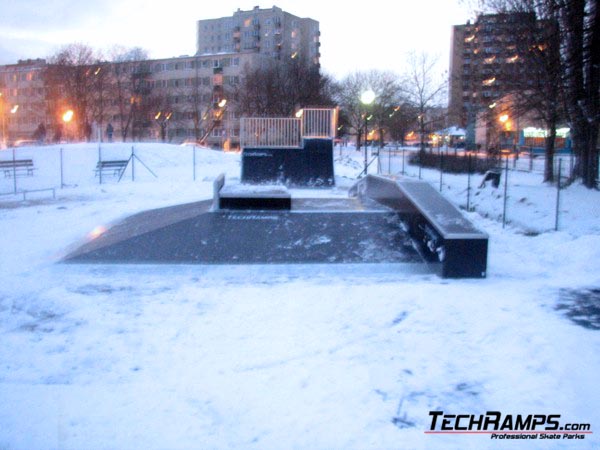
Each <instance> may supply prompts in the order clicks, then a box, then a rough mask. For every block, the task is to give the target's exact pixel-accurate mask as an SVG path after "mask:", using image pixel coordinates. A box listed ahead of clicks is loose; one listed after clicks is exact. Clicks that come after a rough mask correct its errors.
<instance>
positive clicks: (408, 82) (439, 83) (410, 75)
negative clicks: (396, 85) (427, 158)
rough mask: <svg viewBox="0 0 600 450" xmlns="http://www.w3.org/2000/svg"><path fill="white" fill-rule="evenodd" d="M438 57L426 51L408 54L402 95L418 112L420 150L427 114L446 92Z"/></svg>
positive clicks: (423, 142) (423, 144)
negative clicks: (439, 70) (438, 69)
mask: <svg viewBox="0 0 600 450" xmlns="http://www.w3.org/2000/svg"><path fill="white" fill-rule="evenodd" d="M437 65H438V58H437V57H434V56H431V55H430V54H428V53H425V52H422V53H415V52H412V53H410V54H409V55H408V71H407V73H406V74H405V83H404V95H405V96H406V98H407V100H408V101H409V102H410V104H411V105H412V106H413V107H414V108H416V110H417V112H418V116H417V119H418V123H419V133H420V135H421V146H420V148H421V150H420V151H421V152H424V151H425V132H426V125H427V115H428V113H429V112H430V111H431V110H432V109H433V108H435V107H438V106H440V104H441V103H442V101H443V97H444V94H445V92H446V85H447V80H446V79H445V77H443V76H441V74H440V73H439V72H438V71H437Z"/></svg>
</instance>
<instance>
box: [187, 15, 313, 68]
mask: <svg viewBox="0 0 600 450" xmlns="http://www.w3.org/2000/svg"><path fill="white" fill-rule="evenodd" d="M319 37H320V31H319V22H317V21H316V20H313V19H309V18H300V17H296V16H294V15H292V14H290V13H287V12H285V11H283V10H282V9H281V8H278V7H276V6H273V7H272V8H267V9H260V8H259V7H258V6H256V7H254V9H251V10H249V11H242V10H241V9H238V10H237V11H236V12H235V13H233V15H232V16H230V17H222V18H218V19H206V20H199V21H198V30H197V54H198V55H211V54H220V53H255V54H261V55H264V56H268V57H270V58H274V59H277V60H281V61H284V60H285V59H287V58H299V59H302V60H304V61H306V62H307V63H309V64H313V65H316V66H318V65H319V58H320V56H321V54H320V46H321V43H320V42H319Z"/></svg>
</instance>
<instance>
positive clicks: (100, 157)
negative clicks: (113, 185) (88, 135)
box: [98, 143, 102, 184]
mask: <svg viewBox="0 0 600 450" xmlns="http://www.w3.org/2000/svg"><path fill="white" fill-rule="evenodd" d="M101 163H102V147H101V146H100V143H98V180H99V181H100V184H102V168H101V167H100V166H101Z"/></svg>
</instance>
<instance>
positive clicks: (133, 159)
mask: <svg viewBox="0 0 600 450" xmlns="http://www.w3.org/2000/svg"><path fill="white" fill-rule="evenodd" d="M131 181H135V149H134V147H133V145H132V146H131Z"/></svg>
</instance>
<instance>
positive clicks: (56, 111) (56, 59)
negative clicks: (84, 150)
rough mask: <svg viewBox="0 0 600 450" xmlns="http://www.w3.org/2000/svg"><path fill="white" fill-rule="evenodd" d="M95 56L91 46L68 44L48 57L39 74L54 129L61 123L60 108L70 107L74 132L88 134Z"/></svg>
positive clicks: (61, 109) (81, 134)
mask: <svg viewBox="0 0 600 450" xmlns="http://www.w3.org/2000/svg"><path fill="white" fill-rule="evenodd" d="M99 59H100V58H99V56H97V55H96V53H95V52H94V50H93V49H92V48H90V47H88V46H86V45H83V44H70V45H68V46H66V47H63V48H62V49H61V50H59V51H58V52H57V53H56V54H55V55H54V56H52V57H50V58H49V64H48V65H47V66H46V68H45V69H44V73H43V77H44V83H45V85H46V90H47V92H48V94H49V96H48V97H49V102H48V106H49V108H50V110H51V116H53V117H54V123H55V125H54V126H55V129H56V130H58V129H60V128H61V126H62V124H61V116H62V114H63V113H64V110H66V109H72V110H73V111H74V116H75V121H76V122H75V123H76V124H77V126H76V131H75V133H76V135H77V136H86V135H89V129H90V128H91V122H92V120H93V119H92V116H93V111H92V105H93V95H94V94H93V93H94V82H95V80H94V76H93V72H94V69H93V67H94V64H96V63H98V61H99ZM55 133H56V132H55Z"/></svg>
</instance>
